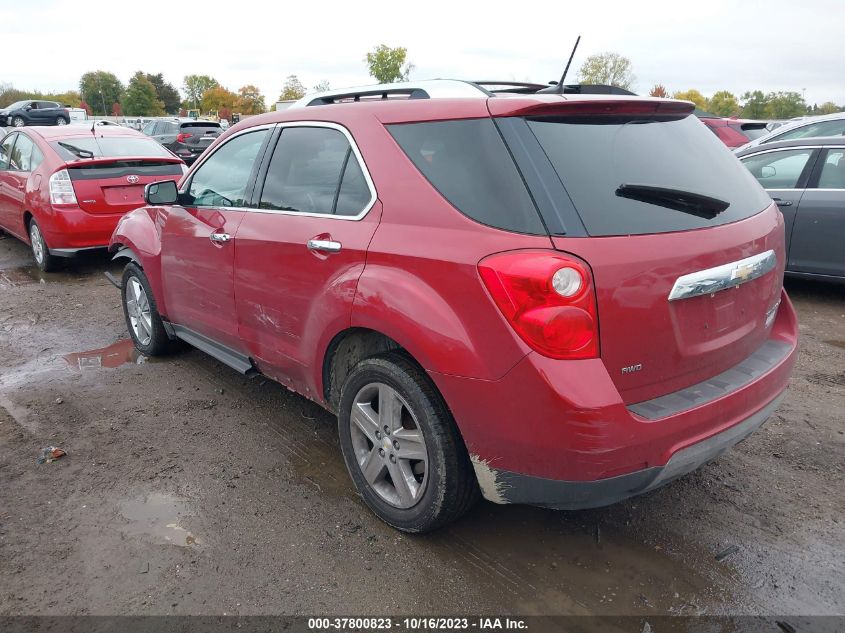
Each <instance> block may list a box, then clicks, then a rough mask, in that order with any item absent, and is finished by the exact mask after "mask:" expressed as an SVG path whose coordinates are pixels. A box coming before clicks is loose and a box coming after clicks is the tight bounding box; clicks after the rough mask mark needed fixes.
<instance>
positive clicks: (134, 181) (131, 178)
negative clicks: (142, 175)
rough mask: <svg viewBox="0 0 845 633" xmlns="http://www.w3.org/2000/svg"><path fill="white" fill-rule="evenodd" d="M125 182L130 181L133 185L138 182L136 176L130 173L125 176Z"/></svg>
mask: <svg viewBox="0 0 845 633" xmlns="http://www.w3.org/2000/svg"><path fill="white" fill-rule="evenodd" d="M126 180H127V182H130V183H132V184H133V185H134V184H135V183H136V182H138V176H135V175H132V176H127V177H126Z"/></svg>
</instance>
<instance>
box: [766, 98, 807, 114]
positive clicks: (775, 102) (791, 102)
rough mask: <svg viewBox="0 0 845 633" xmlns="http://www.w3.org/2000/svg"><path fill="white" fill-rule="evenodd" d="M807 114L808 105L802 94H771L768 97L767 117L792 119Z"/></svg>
mask: <svg viewBox="0 0 845 633" xmlns="http://www.w3.org/2000/svg"><path fill="white" fill-rule="evenodd" d="M806 113H807V104H806V103H804V98H803V97H802V96H801V93H800V92H770V93H769V94H767V95H766V117H767V118H769V119H791V118H792V117H796V116H801V115H803V114H806Z"/></svg>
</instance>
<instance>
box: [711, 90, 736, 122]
mask: <svg viewBox="0 0 845 633" xmlns="http://www.w3.org/2000/svg"><path fill="white" fill-rule="evenodd" d="M707 110H708V111H709V112H712V113H713V114H718V115H719V116H735V115H738V114H739V111H740V107H739V101H737V100H736V96H735V95H734V94H733V93H732V92H728V91H727V90H719V91H718V92H716V93H714V94H713V96H712V97H710V100H709V101H708V105H707Z"/></svg>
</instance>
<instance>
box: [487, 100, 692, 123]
mask: <svg viewBox="0 0 845 633" xmlns="http://www.w3.org/2000/svg"><path fill="white" fill-rule="evenodd" d="M487 106H488V108H489V110H490V114H491V115H492V116H494V117H504V116H532V117H542V116H588V117H605V116H606V117H617V116H646V117H668V118H677V119H683V118H684V117H686V116H688V115H690V114H692V112H693V110H694V109H695V106H694V105H693V104H692V103H690V102H689V101H675V100H670V99H572V100H570V99H566V98H557V99H550V100H544V101H542V102H538V101H537V100H536V99H518V98H513V99H501V100H500V99H490V100H489V101H488V102H487Z"/></svg>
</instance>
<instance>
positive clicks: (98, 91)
mask: <svg viewBox="0 0 845 633" xmlns="http://www.w3.org/2000/svg"><path fill="white" fill-rule="evenodd" d="M79 93H80V96H81V99H82V100H83V101H85V102H87V103H89V104H90V105H91V108H92V109H93V111H94V114H101V115H106V114H108V113H109V107H110V105H109V104H112V103H114V102H115V101H120V100H121V97H122V96H123V84H122V83H120V80H119V79H118V78H117V77H116V76H115V75H114V74H112V73H109V72H106V71H104V70H95V71H92V72H87V73H85V74H84V75H82V77H81V78H80V79H79Z"/></svg>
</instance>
